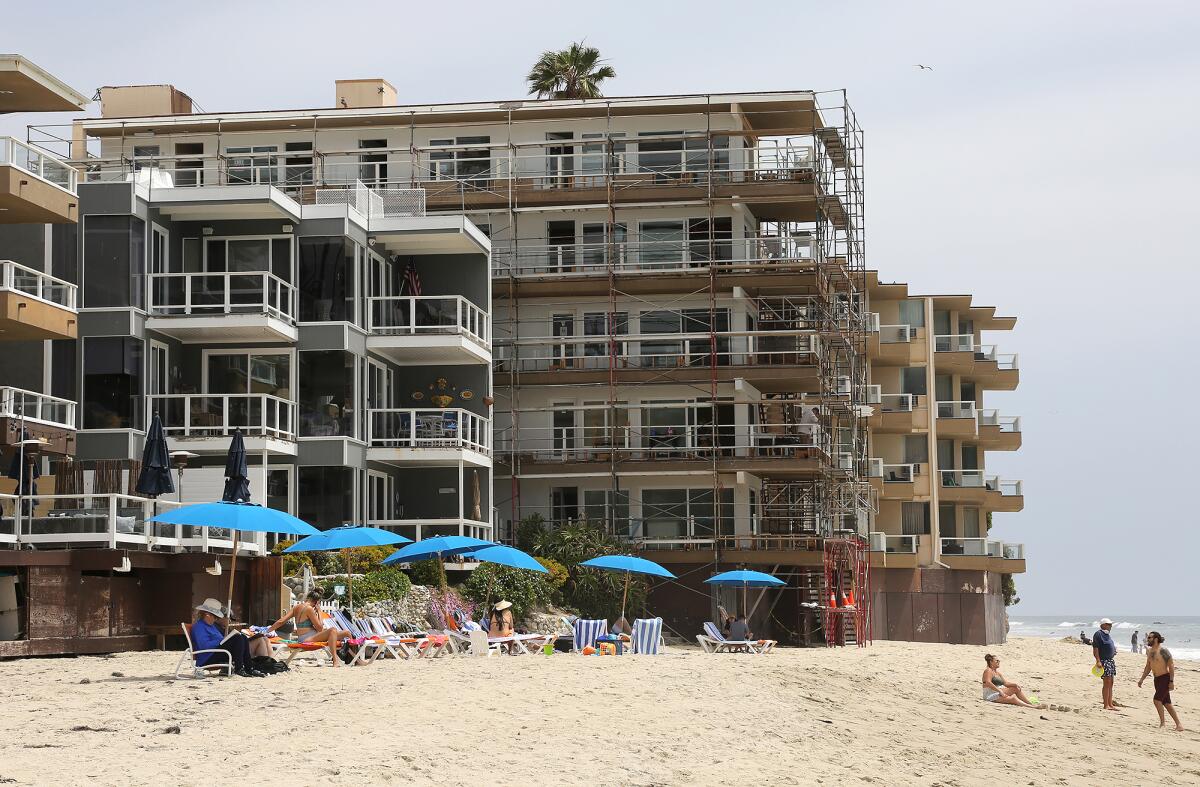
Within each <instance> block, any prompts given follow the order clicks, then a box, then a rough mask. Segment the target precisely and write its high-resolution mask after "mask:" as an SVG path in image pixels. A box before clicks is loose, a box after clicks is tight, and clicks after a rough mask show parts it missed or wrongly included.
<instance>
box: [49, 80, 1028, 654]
mask: <svg viewBox="0 0 1200 787" xmlns="http://www.w3.org/2000/svg"><path fill="white" fill-rule="evenodd" d="M100 94H101V104H102V109H101V117H100V118H98V119H85V120H80V121H78V122H76V123H74V124H73V126H72V128H70V129H68V130H65V131H63V132H61V133H60V134H58V135H55V136H57V138H58V139H61V140H65V141H66V142H65V144H67V145H69V147H70V150H69V151H68V153H67V155H68V156H69V158H70V159H71V160H72V161H73V162H74V164H75V165H76V166H77V168H78V173H79V175H78V177H79V179H80V187H79V188H80V195H81V200H80V205H81V209H80V215H81V217H82V219H81V222H80V233H79V241H78V247H79V251H80V254H81V258H82V260H83V266H82V267H83V273H84V275H83V277H82V280H81V285H82V296H81V322H82V326H81V330H80V337H81V340H80V343H79V344H80V346H81V354H82V356H83V358H82V360H81V362H80V369H81V379H80V384H79V386H78V387H77V389H76V390H77V391H78V397H79V399H80V400H81V401H82V406H81V407H80V408H79V409H80V415H79V417H78V418H79V426H80V427H81V430H80V432H79V437H78V441H79V452H80V454H81V456H82V457H84V458H85V460H86V461H93V462H103V461H107V460H111V459H114V458H117V459H121V460H123V461H131V460H133V459H134V458H135V457H136V456H137V454H138V451H139V450H140V442H141V439H142V430H144V429H145V424H146V419H147V418H148V417H149V415H150V414H152V413H153V412H157V413H158V414H159V415H160V417H161V418H162V419H163V424H164V426H165V427H166V429H167V436H168V440H169V441H172V447H175V445H179V446H180V447H182V448H184V449H186V450H188V451H189V452H190V453H194V454H198V455H199V456H198V457H197V458H195V459H191V460H189V464H188V465H187V472H186V474H185V475H184V486H185V491H184V498H183V499H185V500H186V499H208V498H207V497H205V495H209V496H211V494H212V493H213V492H214V491H215V490H216V486H215V485H216V483H217V481H218V479H219V478H220V476H221V465H220V453H221V451H223V450H224V445H223V440H224V439H225V438H227V436H228V433H229V431H230V430H231V429H233V428H241V429H243V431H245V432H247V436H248V437H251V436H253V437H254V438H255V440H256V441H258V442H256V443H255V444H254V448H253V450H252V454H253V453H255V452H256V451H261V452H262V454H263V456H264V459H263V462H262V465H261V467H262V471H263V473H264V477H265V479H266V480H265V482H264V483H263V484H262V485H261V486H262V487H263V488H265V489H267V490H268V493H267V498H266V500H265V502H267V503H268V504H270V505H276V506H280V507H288V508H289V510H292V511H293V512H294V513H297V514H298V515H300V516H301V517H302V518H306V519H309V520H310V521H315V522H316V523H318V524H321V525H328V524H333V523H336V522H339V521H341V520H343V519H348V518H353V519H354V520H355V521H360V520H365V521H367V522H368V523H370V524H376V525H380V526H386V527H397V528H401V529H402V530H404V532H406V533H407V534H409V535H428V534H431V533H435V532H437V533H440V532H463V533H465V534H468V535H480V536H482V537H489V538H496V539H498V540H505V541H510V540H513V539H514V538H515V537H516V534H517V532H518V531H519V530H520V529H521V528H530V527H562V526H566V525H570V524H572V523H578V522H580V521H586V522H589V523H593V524H596V525H599V526H601V527H603V528H604V529H605V530H606V531H608V532H609V533H611V534H613V535H615V536H617V537H619V538H620V539H622V540H623V541H625V542H626V544H627V545H628V550H629V551H630V552H635V553H637V554H641V555H643V556H645V557H648V558H651V559H653V560H656V561H658V562H661V563H664V564H666V565H668V566H669V567H670V568H671V569H672V570H673V571H674V572H675V573H676V574H678V575H679V576H680V577H681V579H680V581H679V582H677V583H672V584H665V585H661V586H658V587H656V588H655V589H654V591H653V593H652V595H651V604H652V606H653V609H654V611H655V613H657V614H661V615H662V616H663V617H664V618H665V619H666V620H667V623H668V626H669V627H670V628H671V629H673V630H675V631H677V632H679V633H680V634H682V635H684V636H690V635H692V634H694V633H695V632H697V631H699V630H700V626H701V623H702V622H703V621H706V620H710V619H712V618H713V617H714V615H715V614H716V613H717V612H718V610H719V609H726V610H728V611H734V610H736V609H737V608H738V607H740V606H742V605H743V604H744V605H745V606H746V608H747V611H748V612H750V613H751V619H752V624H751V625H752V627H753V628H754V630H755V631H757V632H761V633H763V634H768V633H769V634H770V635H771V636H774V637H777V638H779V639H783V640H787V641H793V642H803V643H810V642H817V641H820V640H822V639H824V640H826V641H830V642H836V643H846V642H858V643H864V642H865V641H867V640H869V639H870V638H872V637H880V638H882V637H887V636H890V637H894V638H898V639H934V640H944V641H951V642H956V641H962V642H968V641H969V642H992V641H997V640H998V639H1002V638H1003V636H1004V626H1003V620H1004V615H1003V602H1002V600H1001V596H1000V584H1001V583H1000V577H1001V575H1002V574H1004V573H1012V572H1019V571H1021V570H1023V566H1024V563H1023V560H1022V559H1021V558H1020V555H1021V549H1020V547H1019V545H1004V544H1001V543H999V542H996V541H995V540H994V539H991V538H989V536H988V533H987V524H986V523H987V520H988V518H987V514H988V513H989V512H990V511H991V510H1014V509H1015V508H1017V507H1019V499H1020V498H1019V495H1012V494H1007V493H1005V491H1004V489H1005V488H1007V487H1004V486H1003V484H1001V483H1000V482H994V481H993V479H991V477H990V476H987V475H986V474H985V473H984V470H983V467H984V465H983V451H984V450H986V449H987V448H996V447H1003V446H1008V445H1010V443H1011V434H1009V433H1007V432H1005V431H1004V430H1003V429H1002V428H999V427H998V426H997V428H996V430H995V431H996V432H997V435H996V436H994V438H993V435H992V431H993V430H992V427H993V426H994V425H993V424H992V423H990V421H989V420H988V419H989V418H990V417H991V416H988V415H987V414H986V412H985V411H982V410H980V409H979V405H980V404H981V402H982V398H981V397H982V392H983V390H984V389H986V388H988V387H999V382H998V381H999V380H1000V379H1001V378H1003V380H1004V381H1005V382H1004V384H1005V385H1008V386H1009V387H1011V386H1012V385H1015V381H1016V376H1015V375H1016V373H1015V362H1014V363H1013V365H1012V366H1013V368H1012V369H1001V367H1000V366H999V361H997V360H996V359H995V358H992V359H991V360H989V357H990V356H995V355H996V353H995V351H994V350H992V349H990V348H986V347H984V346H983V345H982V344H979V343H978V342H979V341H980V332H981V331H988V330H995V329H997V328H1002V327H1010V323H1011V321H1008V322H1006V321H1004V320H1003V319H1002V318H993V317H991V316H990V311H988V310H977V309H972V308H971V306H970V299H969V298H965V299H964V298H944V299H943V298H936V297H935V298H932V299H928V298H926V299H921V298H909V297H908V296H907V293H906V292H905V291H904V290H903V288H902V287H901V288H900V289H899V290H897V289H896V287H895V286H892V285H886V286H881V285H879V284H878V282H877V280H876V277H875V274H874V273H873V272H872V271H869V270H868V269H867V266H866V260H865V253H864V225H863V159H862V155H863V149H862V131H861V129H860V128H859V126H858V124H857V121H856V119H855V116H854V113H853V112H852V110H851V108H850V106H849V105H848V104H847V102H846V100H845V96H844V94H843V93H842V92H840V91H836V92H830V93H814V92H811V91H788V92H776V93H739V94H721V95H716V94H711V95H681V96H653V97H631V98H605V99H601V100H592V101H575V100H554V101H545V100H518V101H509V102H481V103H467V104H444V105H422V106H402V105H399V104H398V101H397V96H396V92H395V90H394V89H393V88H392V86H391V85H390V84H388V83H387V82H386V81H384V80H348V81H340V82H338V83H336V85H335V94H334V96H333V99H334V100H333V106H334V108H332V109H302V110H264V111H255V112H229V113H197V112H193V111H192V108H191V106H190V100H189V99H187V97H186V96H184V95H183V94H182V93H179V91H176V90H175V89H174V88H170V87H169V86H157V87H126V88H103V89H102V90H101V93H100ZM44 135H45V136H51V135H50V134H49V133H48V132H44ZM92 195H94V196H92ZM114 215H115V216H117V217H120V218H119V220H118V219H114V218H112V217H113V216H114ZM489 250H490V256H489ZM95 260H105V261H106V264H107V261H112V267H109V268H104V269H103V270H105V271H106V272H108V273H109V274H111V275H103V276H102V278H101V279H100V280H99V281H96V280H95V279H94V278H93V277H94V275H95V274H94V271H95V270H96V268H95V267H93V266H96V265H98V264H99V263H97V262H95ZM489 261H490V267H489ZM93 293H94V295H93ZM877 295H878V296H879V297H880V299H881V300H880V302H881V304H882V305H881V306H879V307H877V306H876V304H875V302H874V298H876V296H877ZM93 297H94V298H98V299H100V300H99V301H97V302H95V303H93V302H92V298H93ZM431 301H433V302H432V303H431ZM892 301H894V302H892ZM916 303H919V304H921V305H920V309H921V310H922V312H921V320H920V321H919V322H918V321H917V317H916V316H915V312H914V311H913V310H914V309H915V308H917V307H915V306H913V305H912V304H916ZM93 308H95V309H97V310H98V311H97V312H96V314H95V316H93V314H92V309H93ZM926 311H927V312H928V315H926V313H925V312H926ZM984 312H986V313H987V314H984ZM926 318H927V319H926ZM947 320H949V321H951V322H950V323H946V326H943V323H945V322H946V321H947ZM881 323H882V324H881ZM901 324H903V325H904V326H905V330H904V342H903V344H904V353H898V351H897V350H896V348H895V347H894V346H893V345H895V344H896V342H894V341H893V339H894V338H895V337H894V336H893V333H895V330H894V329H895V326H897V325H901ZM926 326H928V327H926ZM947 326H952V329H951V327H947ZM942 327H946V330H944V331H943V330H942ZM885 328H886V330H885ZM927 332H928V335H927ZM885 334H886V336H885ZM964 337H966V338H964ZM102 339H103V340H111V339H119V340H120V341H121V342H122V344H121V345H120V346H119V349H120V352H119V353H116V350H117V349H118V348H117V346H116V345H114V347H113V352H114V353H116V354H114V355H113V356H112V357H113V358H114V359H115V358H118V357H119V358H120V359H121V360H119V361H117V363H116V364H115V365H113V369H114V370H115V371H105V372H104V374H106V375H107V374H112V375H113V378H111V379H110V378H108V377H104V378H103V379H101V378H100V377H97V378H95V379H94V381H93V382H92V383H91V384H90V385H89V376H88V375H89V373H88V369H89V368H99V367H89V366H88V361H87V358H88V355H89V341H95V340H102ZM943 340H947V341H952V342H953V343H952V345H950V346H951V347H952V349H953V352H945V353H944V352H943V351H942V343H943ZM126 342H128V343H129V344H126ZM101 346H104V345H102V344H97V345H96V347H97V348H99V347H101ZM900 355H903V358H901V357H899V356H900ZM489 363H490V371H489V367H488V364H489ZM988 363H991V364H992V369H993V371H992V372H991V374H990V375H989V374H988V372H987V368H986V367H987V364H988ZM104 368H105V369H107V367H104ZM96 374H98V375H99V374H100V372H96ZM918 376H919V377H920V379H921V380H923V381H924V383H925V385H924V386H923V387H922V388H921V389H920V391H919V392H918V391H917V390H916V389H915V388H912V389H911V390H910V387H909V386H915V384H916V379H917V377H918ZM113 383H119V385H113ZM945 385H950V386H951V387H950V388H949V389H946V391H943V387H944V386H945ZM114 389H116V390H122V391H128V392H129V394H128V396H126V395H124V394H122V395H121V396H120V397H119V401H104V398H103V396H101V392H104V393H105V394H108V393H109V392H111V391H113V390H114ZM943 393H946V396H944V397H943ZM901 394H907V395H908V397H909V402H910V405H911V406H910V410H909V425H908V427H907V428H908V432H907V434H904V433H901V432H900V431H898V430H899V428H900V424H899V420H902V419H896V418H894V415H895V413H894V412H893V411H891V410H888V409H886V408H885V407H884V403H885V402H887V403H889V404H890V403H894V402H895V401H896V400H897V396H898V395H901ZM931 395H933V396H936V399H934V398H931ZM238 397H242V398H241V399H239V398H238ZM967 399H970V400H971V402H972V406H971V409H970V423H971V425H973V426H975V431H973V432H972V433H971V434H970V435H968V434H967V433H966V432H965V431H964V430H963V429H962V423H961V422H962V421H963V420H964V418H963V417H960V416H961V413H959V412H958V411H954V413H953V416H948V417H947V419H946V424H945V425H943V423H942V419H941V418H934V419H932V420H930V419H929V417H928V414H929V413H930V412H931V411H932V412H935V413H938V414H940V411H941V407H942V405H943V404H946V405H947V406H950V405H959V406H965V405H964V402H965V401H966V400H967ZM257 403H261V407H260V406H259V405H258V404H257ZM951 409H952V408H951ZM964 412H965V411H964ZM920 413H925V414H926V418H925V421H921V420H920ZM281 414H282V415H281ZM993 415H994V414H993ZM214 416H215V417H214ZM280 424H286V428H285V429H283V430H281V429H280V428H279V425H280ZM889 429H890V431H889ZM281 432H283V433H281ZM1016 434H1017V435H1018V438H1017V439H1019V429H1018V431H1017V433H1016ZM911 436H919V437H920V439H921V440H922V441H923V442H924V444H926V446H927V449H928V450H927V451H926V452H925V453H923V454H908V453H905V451H906V449H907V448H908V447H909V442H910V441H909V440H908V439H907V437H911ZM944 440H949V441H950V443H949V445H950V448H949V449H945V450H951V451H953V452H954V453H953V456H951V455H947V456H946V457H943V456H942V455H941V454H940V453H939V452H940V451H942V450H944V449H943V448H942V446H943V441H944ZM206 441H207V442H206ZM211 443H215V445H213V446H212V447H211V448H210V450H209V452H208V453H207V454H206V453H205V451H204V448H205V447H206V446H208V445H210V444H211ZM1001 443H1003V446H1002V445H1001ZM914 446H915V443H914ZM1013 447H1015V446H1013ZM972 449H973V450H974V453H972ZM914 451H915V447H914ZM943 458H945V461H941V460H942V459H943ZM905 463H907V466H908V471H907V472H909V473H910V474H911V476H912V478H911V479H910V482H909V483H908V484H907V486H904V485H903V484H901V483H900V482H899V481H898V480H897V479H898V478H899V475H897V476H896V478H891V477H889V474H891V473H896V474H899V473H902V472H904V471H903V470H901V469H899V466H900V465H903V464H905ZM205 469H207V475H205V474H204V472H205ZM947 473H948V474H949V475H947ZM192 479H196V481H195V485H194V486H193V480H192ZM977 480H978V483H976V481H977ZM922 482H923V483H922ZM931 484H932V486H931ZM902 487H903V488H902ZM193 489H195V490H196V491H195V495H196V497H195V498H192V497H191V495H192V492H191V491H189V490H193ZM271 490H279V493H278V494H272V493H271ZM903 495H907V497H903V499H902V496H903ZM918 510H919V511H920V513H919V514H918V513H917V512H918ZM972 517H974V519H972ZM522 523H524V524H522ZM972 523H974V524H973V525H972ZM739 566H746V567H752V568H757V569H760V570H764V571H768V572H770V573H773V574H775V575H776V576H777V577H779V578H780V579H782V580H784V581H785V582H786V583H787V588H786V589H785V590H781V591H773V592H771V593H769V594H767V593H761V592H758V591H755V592H753V593H750V594H748V596H743V595H741V594H729V595H727V596H726V595H722V594H720V593H718V594H716V595H714V594H713V593H712V591H711V589H710V588H709V587H708V586H706V585H704V584H703V583H702V580H703V579H704V578H705V577H707V576H708V575H709V574H710V573H713V572H714V571H715V570H718V569H726V568H735V567H739ZM696 591H699V592H696ZM930 611H931V614H932V617H931V616H930Z"/></svg>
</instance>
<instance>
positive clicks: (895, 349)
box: [867, 313, 924, 366]
mask: <svg viewBox="0 0 1200 787" xmlns="http://www.w3.org/2000/svg"><path fill="white" fill-rule="evenodd" d="M871 316H872V318H873V319H872V320H871V326H870V327H871V330H870V331H869V332H868V333H867V356H868V357H869V358H870V359H871V361H872V362H873V363H878V364H881V365H883V366H912V365H913V364H916V363H920V362H921V358H922V356H923V355H924V349H923V347H922V346H921V343H920V341H919V339H920V337H921V331H923V329H920V328H914V327H912V326H910V325H880V324H879V315H878V314H874V313H873V314H872V315H871Z"/></svg>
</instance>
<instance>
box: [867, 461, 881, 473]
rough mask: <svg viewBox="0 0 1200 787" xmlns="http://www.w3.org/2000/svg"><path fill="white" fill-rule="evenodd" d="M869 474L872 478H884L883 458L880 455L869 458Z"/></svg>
mask: <svg viewBox="0 0 1200 787" xmlns="http://www.w3.org/2000/svg"><path fill="white" fill-rule="evenodd" d="M868 462H869V464H868V465H867V475H869V476H870V477H871V478H883V459H881V458H879V457H871V459H869V460H868Z"/></svg>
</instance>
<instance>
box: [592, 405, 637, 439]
mask: <svg viewBox="0 0 1200 787" xmlns="http://www.w3.org/2000/svg"><path fill="white" fill-rule="evenodd" d="M584 406H585V407H586V408H588V409H585V410H584V411H583V444H584V445H585V446H586V447H588V448H627V447H628V438H629V408H628V407H627V406H626V403H625V402H617V404H616V406H615V407H609V406H608V404H607V403H606V402H584Z"/></svg>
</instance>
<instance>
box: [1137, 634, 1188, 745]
mask: <svg viewBox="0 0 1200 787" xmlns="http://www.w3.org/2000/svg"><path fill="white" fill-rule="evenodd" d="M1151 672H1153V673H1154V708H1155V710H1157V711H1158V726H1159V727H1165V726H1167V717H1166V716H1165V715H1164V714H1163V710H1164V709H1165V710H1166V712H1167V713H1169V714H1171V720H1172V721H1174V722H1175V729H1176V730H1178V731H1179V732H1183V725H1182V724H1180V723H1179V714H1177V713H1176V712H1175V706H1174V705H1172V704H1171V689H1173V688H1175V660H1174V659H1173V658H1171V651H1169V650H1167V649H1166V648H1164V647H1163V636H1162V634H1159V633H1158V632H1157V631H1151V632H1150V633H1149V634H1147V635H1146V668H1145V669H1144V670H1142V677H1140V678H1138V688H1139V689H1140V688H1141V687H1142V681H1144V680H1145V679H1146V676H1147V675H1149V674H1150V673H1151Z"/></svg>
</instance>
